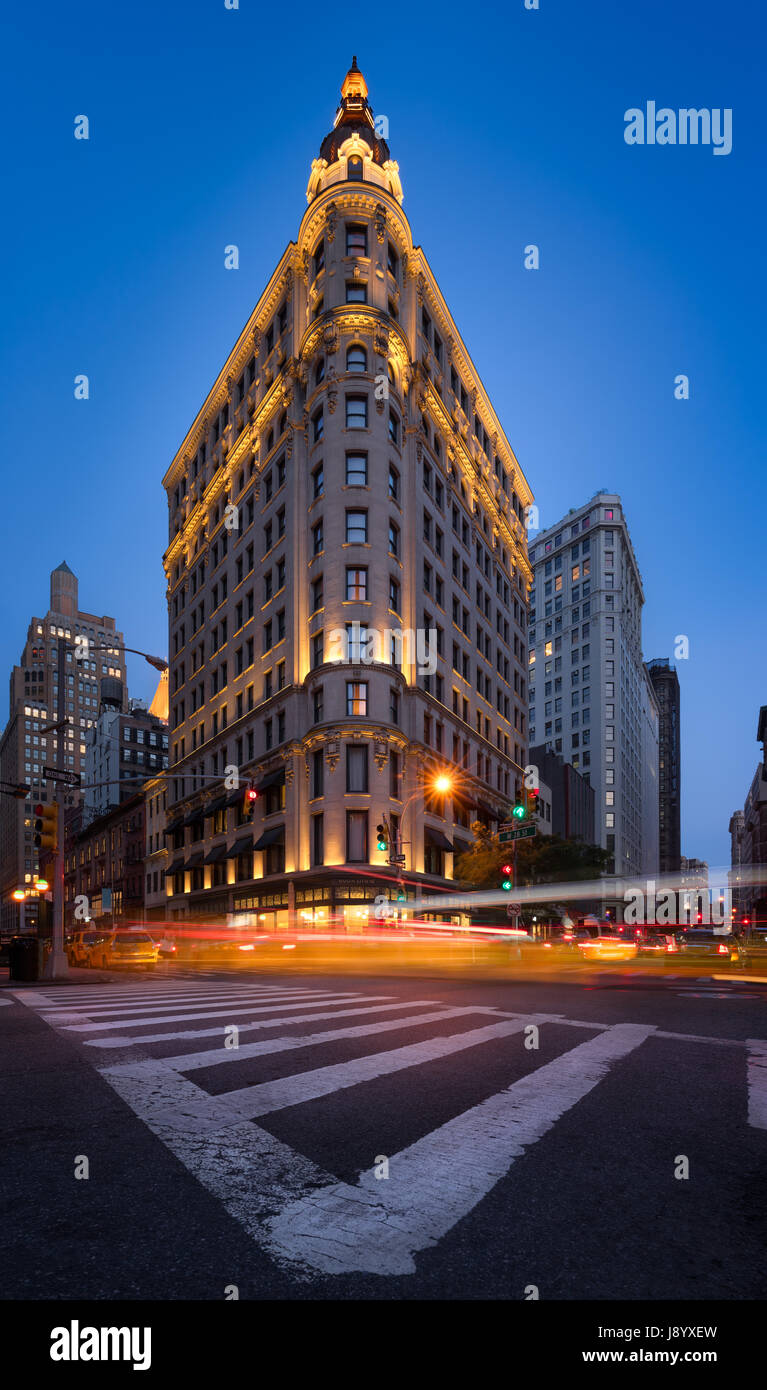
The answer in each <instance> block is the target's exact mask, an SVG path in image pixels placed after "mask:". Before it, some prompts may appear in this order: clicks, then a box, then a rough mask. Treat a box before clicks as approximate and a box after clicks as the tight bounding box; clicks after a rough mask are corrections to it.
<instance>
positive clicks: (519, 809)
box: [511, 802, 525, 820]
mask: <svg viewBox="0 0 767 1390" xmlns="http://www.w3.org/2000/svg"><path fill="white" fill-rule="evenodd" d="M511 814H512V816H516V818H517V820H524V818H525V808H524V806H522V805H520V804H519V802H518V803H517V805H516V806H515V807H514V810H513V811H512V813H511Z"/></svg>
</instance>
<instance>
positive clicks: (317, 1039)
mask: <svg viewBox="0 0 767 1390" xmlns="http://www.w3.org/2000/svg"><path fill="white" fill-rule="evenodd" d="M480 1012H483V1011H482V1010H481V1009H478V1008H477V1007H476V1006H475V1005H473V1004H468V1005H464V1006H462V1007H460V1008H454V1009H451V1008H445V1007H442V1008H440V1009H437V1010H435V1011H433V1012H432V1013H426V1014H410V1015H408V1016H407V1017H406V1018H393V1019H392V1018H390V1019H386V1020H381V1019H376V1020H375V1021H374V1022H371V1023H360V1024H356V1025H352V1026H351V1027H348V1028H326V1029H325V1030H324V1031H323V1032H321V1033H305V1034H301V1035H299V1036H297V1037H289V1038H268V1039H267V1040H266V1041H265V1042H254V1043H246V1044H245V1045H244V1047H243V1046H240V1047H233V1048H231V1049H227V1048H225V1047H224V1045H223V1039H222V1041H221V1044H220V1045H219V1046H218V1047H213V1048H207V1049H206V1050H205V1051H204V1052H187V1053H186V1054H181V1055H179V1056H173V1057H164V1058H163V1061H165V1062H168V1063H169V1064H170V1066H172V1067H174V1068H175V1070H176V1071H182V1072H188V1071H199V1069H200V1068H201V1067H213V1066H218V1065H220V1064H222V1063H227V1062H245V1061H247V1060H248V1059H249V1058H250V1057H268V1056H270V1055H271V1054H272V1053H274V1052H292V1051H294V1050H295V1049H296V1048H301V1047H320V1046H322V1044H323V1043H329V1042H337V1041H338V1040H339V1039H341V1038H367V1037H370V1035H371V1034H375V1035H376V1036H377V1035H378V1034H379V1033H391V1032H396V1031H397V1029H401V1028H412V1027H420V1026H422V1025H423V1024H425V1023H441V1022H442V1021H443V1019H452V1018H462V1017H465V1016H466V1015H467V1014H477V1013H480ZM333 1016H334V1017H336V1018H337V1017H338V1015H337V1014H335V1015H333Z"/></svg>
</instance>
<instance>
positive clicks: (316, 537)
mask: <svg viewBox="0 0 767 1390" xmlns="http://www.w3.org/2000/svg"><path fill="white" fill-rule="evenodd" d="M324 546H325V540H324V532H323V528H322V518H320V520H319V521H317V522H315V524H314V526H313V527H312V554H313V555H319V554H321V552H322V550H323V549H324Z"/></svg>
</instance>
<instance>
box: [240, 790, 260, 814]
mask: <svg viewBox="0 0 767 1390" xmlns="http://www.w3.org/2000/svg"><path fill="white" fill-rule="evenodd" d="M257 801H258V792H257V791H256V789H255V787H252V786H250V784H249V785H248V786H247V787H246V788H245V795H244V797H243V799H242V815H243V819H244V820H252V819H253V812H254V810H255V806H256V802H257Z"/></svg>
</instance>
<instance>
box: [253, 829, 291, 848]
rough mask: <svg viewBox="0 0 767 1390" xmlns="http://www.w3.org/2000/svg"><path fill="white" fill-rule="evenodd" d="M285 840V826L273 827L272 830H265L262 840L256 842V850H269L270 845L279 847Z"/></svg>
mask: <svg viewBox="0 0 767 1390" xmlns="http://www.w3.org/2000/svg"><path fill="white" fill-rule="evenodd" d="M284 839H285V826H284V825H273V826H272V828H271V830H265V831H264V833H263V835H262V836H261V838H260V839H258V840H256V843H255V844H254V846H253V848H254V849H267V848H268V847H269V845H279V844H281V843H282V841H283V840H284Z"/></svg>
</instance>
